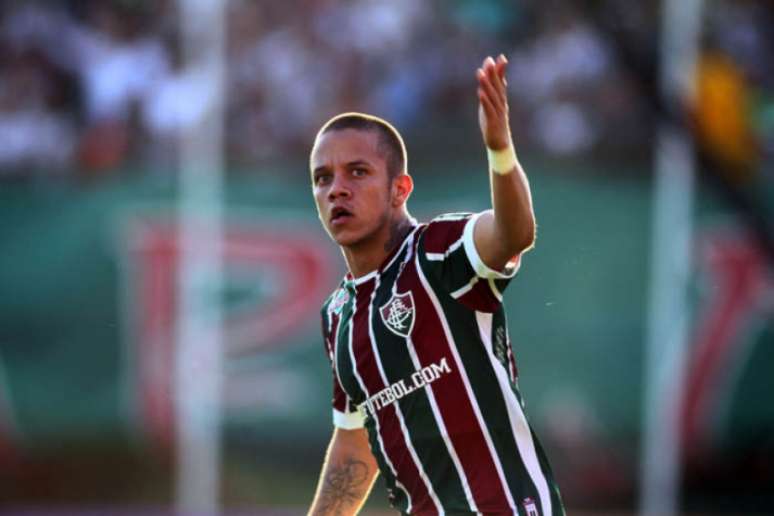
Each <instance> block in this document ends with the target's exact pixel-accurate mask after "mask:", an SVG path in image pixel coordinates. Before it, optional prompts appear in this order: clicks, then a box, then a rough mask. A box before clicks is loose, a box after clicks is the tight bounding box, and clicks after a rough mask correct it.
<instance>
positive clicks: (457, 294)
mask: <svg viewBox="0 0 774 516" xmlns="http://www.w3.org/2000/svg"><path fill="white" fill-rule="evenodd" d="M477 281H478V276H473V279H472V280H470V281H469V282H468V283H467V284H465V286H463V287H462V288H458V289H457V290H455V291H454V292H452V293H451V294H449V295H450V296H451V297H453V298H454V299H459V298H461V297H462V296H464V295H465V294H467V293H468V292H470V291H471V290H473V286H474V285H475V284H476V282H477Z"/></svg>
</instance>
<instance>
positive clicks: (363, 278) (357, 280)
mask: <svg viewBox="0 0 774 516" xmlns="http://www.w3.org/2000/svg"><path fill="white" fill-rule="evenodd" d="M378 272H379V269H374V270H372V271H371V272H369V273H368V274H366V275H365V276H360V277H359V278H355V277H354V276H353V279H352V282H353V283H354V284H355V285H362V284H363V283H365V282H366V281H368V280H370V279H371V278H373V277H374V276H376V274H377V273H378Z"/></svg>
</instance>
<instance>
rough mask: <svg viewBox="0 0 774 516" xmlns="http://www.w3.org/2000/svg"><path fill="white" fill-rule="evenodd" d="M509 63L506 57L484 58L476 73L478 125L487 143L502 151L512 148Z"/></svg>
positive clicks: (491, 147) (493, 148) (488, 145)
mask: <svg viewBox="0 0 774 516" xmlns="http://www.w3.org/2000/svg"><path fill="white" fill-rule="evenodd" d="M507 65H508V60H507V59H506V58H505V56H504V55H503V54H500V55H499V56H498V57H497V61H495V60H494V59H492V57H491V56H489V57H487V58H486V59H484V62H483V63H482V64H481V68H479V69H478V70H476V78H477V79H478V123H479V126H480V127H481V136H482V137H483V138H484V144H486V146H487V147H488V148H490V149H492V150H502V149H505V148H507V147H508V146H509V145H511V128H510V124H509V122H508V92H507V89H506V86H507V81H506V80H505V68H506V66H507Z"/></svg>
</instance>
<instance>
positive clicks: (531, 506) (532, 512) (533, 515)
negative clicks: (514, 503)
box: [522, 498, 540, 516]
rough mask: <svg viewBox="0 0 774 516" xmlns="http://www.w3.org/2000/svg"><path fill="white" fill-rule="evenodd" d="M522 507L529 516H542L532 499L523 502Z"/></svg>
mask: <svg viewBox="0 0 774 516" xmlns="http://www.w3.org/2000/svg"><path fill="white" fill-rule="evenodd" d="M522 506H523V507H524V512H526V513H527V516H540V513H539V512H538V509H537V505H535V500H533V499H532V498H525V499H524V502H522Z"/></svg>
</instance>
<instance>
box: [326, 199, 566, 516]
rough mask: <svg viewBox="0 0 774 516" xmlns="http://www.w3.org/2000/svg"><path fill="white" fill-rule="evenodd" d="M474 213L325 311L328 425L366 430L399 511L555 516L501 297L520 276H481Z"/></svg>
mask: <svg viewBox="0 0 774 516" xmlns="http://www.w3.org/2000/svg"><path fill="white" fill-rule="evenodd" d="M477 217H478V215H473V214H447V215H442V216H440V217H438V218H436V219H434V220H433V221H431V222H430V223H428V224H421V225H415V226H414V228H413V229H412V231H411V232H410V233H409V234H408V235H407V236H406V238H405V240H404V241H403V243H402V244H401V245H400V246H398V248H397V249H396V250H395V251H393V252H392V253H391V255H390V256H388V257H387V258H386V259H385V261H384V263H383V264H382V265H381V266H380V267H379V268H378V269H377V270H375V271H372V272H371V273H369V274H367V275H365V276H362V277H360V278H353V277H352V276H351V275H350V274H347V276H346V277H345V278H344V279H343V280H342V282H341V284H340V286H339V288H337V289H336V290H335V291H334V292H333V294H331V296H330V297H329V298H328V299H327V300H326V302H325V304H324V305H323V308H322V323H323V324H322V326H323V328H322V329H323V337H324V341H325V346H326V351H327V354H328V357H329V359H330V362H331V366H332V370H333V422H334V425H335V426H337V427H339V428H344V429H356V428H362V427H365V428H366V429H367V431H368V436H369V443H370V447H371V451H372V452H373V454H374V456H375V458H376V461H377V463H378V465H379V470H380V472H381V474H382V476H383V478H384V480H385V482H386V485H387V490H388V495H389V498H390V503H391V505H392V506H393V507H394V508H395V509H397V510H398V511H400V512H401V513H403V514H419V515H436V514H449V515H451V514H455V515H457V514H487V515H501V514H502V515H504V514H518V515H524V516H538V515H541V516H548V515H552V514H553V515H557V514H558V515H561V514H564V511H563V508H562V503H561V500H560V497H559V491H558V489H557V487H556V485H555V483H554V480H553V477H552V474H551V470H550V467H549V465H548V462H547V460H546V457H545V455H544V453H543V450H542V449H541V447H540V444H539V443H538V441H537V439H536V437H535V435H534V433H533V432H532V429H531V428H530V426H529V423H528V422H527V419H526V417H525V414H524V409H523V402H522V399H521V394H520V392H519V389H518V383H517V370H516V363H515V360H514V356H513V349H512V347H511V343H510V339H509V336H508V329H507V327H506V318H505V312H504V310H503V306H502V292H503V290H504V289H505V287H506V286H507V285H508V283H509V281H510V280H511V278H512V277H513V276H514V275H515V274H516V271H517V269H518V267H519V259H518V258H517V259H516V260H515V261H514V262H512V263H511V264H509V266H508V267H506V269H505V270H504V272H498V271H494V270H492V269H490V268H489V267H487V266H486V265H485V264H484V263H483V262H482V260H481V258H480V256H479V254H478V252H477V251H476V248H475V245H474V242H473V227H474V225H475V222H476V219H477Z"/></svg>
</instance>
